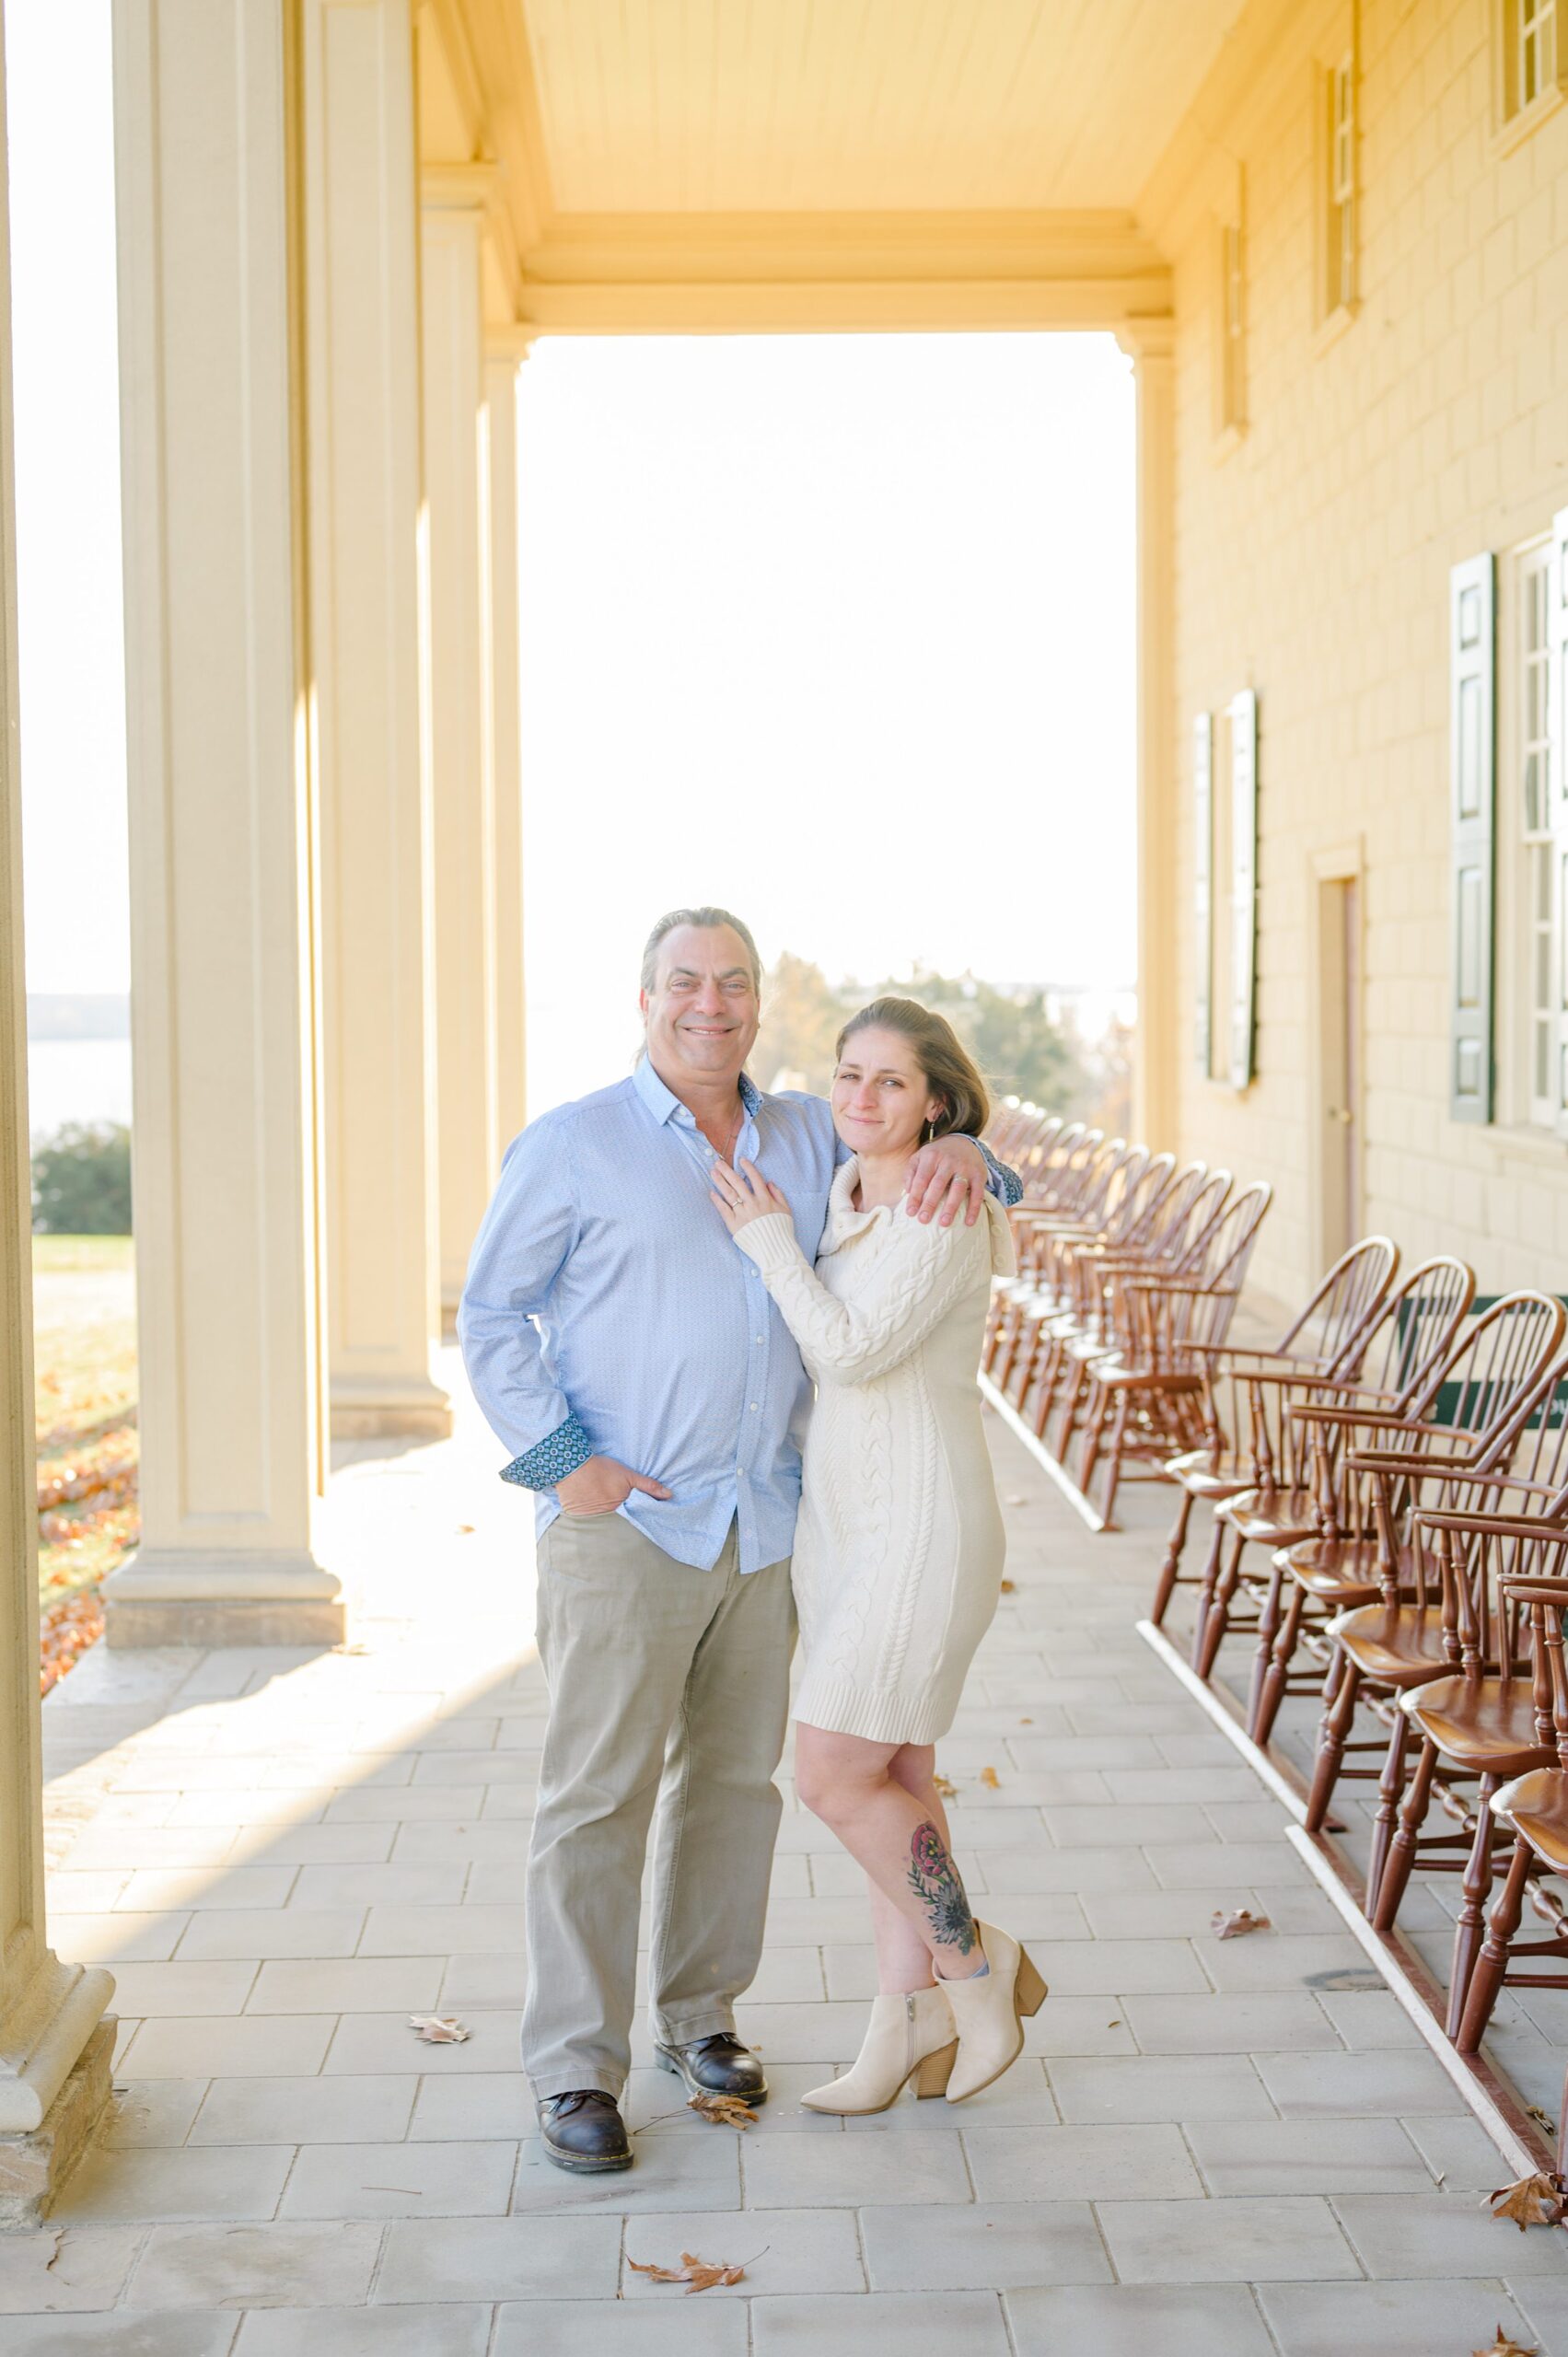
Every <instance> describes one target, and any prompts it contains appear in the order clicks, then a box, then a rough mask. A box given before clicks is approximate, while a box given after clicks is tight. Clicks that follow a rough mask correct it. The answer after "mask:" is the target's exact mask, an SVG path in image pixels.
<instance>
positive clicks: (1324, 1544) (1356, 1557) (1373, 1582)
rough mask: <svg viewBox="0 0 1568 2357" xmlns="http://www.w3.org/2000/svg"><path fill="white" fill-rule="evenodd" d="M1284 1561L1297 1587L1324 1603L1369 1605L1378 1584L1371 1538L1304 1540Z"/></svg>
mask: <svg viewBox="0 0 1568 2357" xmlns="http://www.w3.org/2000/svg"><path fill="white" fill-rule="evenodd" d="M1285 1562H1286V1565H1287V1567H1288V1569H1289V1572H1290V1575H1291V1577H1292V1579H1293V1580H1295V1584H1296V1585H1297V1587H1304V1588H1305V1589H1306V1590H1307V1595H1308V1596H1318V1597H1321V1598H1322V1599H1323V1600H1324V1601H1329V1600H1330V1599H1332V1600H1335V1601H1338V1602H1340V1603H1342V1604H1346V1605H1350V1604H1369V1603H1370V1602H1371V1601H1372V1599H1373V1597H1374V1596H1376V1594H1377V1591H1378V1588H1379V1586H1380V1585H1381V1582H1380V1580H1379V1578H1378V1557H1377V1542H1376V1539H1375V1538H1306V1539H1303V1540H1301V1541H1300V1542H1299V1544H1297V1545H1296V1546H1295V1547H1292V1548H1290V1549H1289V1550H1287V1552H1286V1556H1285Z"/></svg>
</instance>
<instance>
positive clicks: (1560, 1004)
mask: <svg viewBox="0 0 1568 2357" xmlns="http://www.w3.org/2000/svg"><path fill="white" fill-rule="evenodd" d="M1546 584H1547V586H1546V613H1547V624H1546V627H1547V645H1548V647H1549V648H1550V650H1551V659H1550V662H1549V665H1548V668H1547V684H1546V713H1547V731H1548V736H1549V738H1550V747H1551V749H1550V754H1549V759H1548V764H1547V795H1548V797H1549V798H1548V808H1549V809H1550V811H1551V871H1552V927H1551V955H1552V960H1553V973H1552V979H1551V1010H1552V1027H1551V1028H1552V1041H1551V1053H1552V1079H1551V1087H1552V1101H1553V1103H1554V1104H1555V1106H1556V1109H1557V1134H1558V1136H1559V1137H1560V1138H1568V507H1560V508H1559V509H1558V511H1557V513H1556V515H1555V516H1554V517H1552V519H1551V564H1550V566H1549V568H1548V571H1547V576H1546Z"/></svg>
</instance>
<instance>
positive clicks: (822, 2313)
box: [518, 2292, 1008, 2357]
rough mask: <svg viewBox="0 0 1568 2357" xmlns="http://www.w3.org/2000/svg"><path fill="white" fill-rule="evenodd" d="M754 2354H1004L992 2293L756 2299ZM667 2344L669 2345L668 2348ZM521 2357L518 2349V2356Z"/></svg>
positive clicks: (918, 2356) (1004, 2341) (816, 2356)
mask: <svg viewBox="0 0 1568 2357" xmlns="http://www.w3.org/2000/svg"><path fill="white" fill-rule="evenodd" d="M751 2334H752V2342H751V2345H752V2348H753V2349H754V2351H756V2357H797V2352H798V2357H865V2351H867V2350H868V2349H872V2348H883V2349H886V2350H887V2351H889V2357H890V2352H892V2351H897V2352H898V2357H956V2353H957V2352H958V2351H961V2352H962V2357H1008V2348H1007V2328H1006V2326H1005V2324H1004V2323H1003V2321H1002V2308H1001V2304H1000V2302H999V2300H998V2299H997V2296H996V2294H995V2293H994V2292H946V2293H942V2292H938V2293H916V2292H905V2293H900V2292H870V2293H864V2292H863V2293H859V2294H858V2295H855V2294H854V2293H841V2294H838V2295H836V2296H835V2295H834V2294H832V2293H824V2294H819V2295H818V2296H816V2297H807V2298H805V2299H793V2300H790V2299H785V2300H759V2301H758V2302H757V2303H756V2305H755V2306H754V2307H753V2309H752V2312H751ZM673 2345H674V2344H673V2343H672V2344H671V2347H672V2348H673ZM518 2357H521V2351H519V2352H518Z"/></svg>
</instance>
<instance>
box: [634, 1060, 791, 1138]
mask: <svg viewBox="0 0 1568 2357" xmlns="http://www.w3.org/2000/svg"><path fill="white" fill-rule="evenodd" d="M632 1086H633V1088H634V1089H635V1090H636V1092H637V1094H638V1096H639V1097H641V1098H642V1100H643V1102H644V1104H645V1106H646V1107H647V1109H648V1110H649V1112H650V1113H651V1114H652V1115H653V1117H654V1119H655V1120H656V1121H658V1122H661V1123H662V1122H665V1121H668V1120H670V1118H671V1117H672V1116H673V1115H675V1114H678V1113H679V1114H684V1115H685V1117H686V1119H687V1120H691V1114H690V1113H689V1112H688V1111H687V1109H686V1107H685V1106H684V1105H682V1103H681V1101H680V1099H679V1097H677V1096H676V1095H675V1093H674V1091H673V1090H672V1089H668V1088H667V1087H666V1086H665V1085H664V1083H663V1081H662V1080H661V1079H660V1078H659V1076H658V1074H657V1073H656V1071H655V1070H654V1068H653V1065H652V1063H651V1062H649V1060H648V1058H647V1057H646V1056H639V1057H638V1059H637V1068H636V1070H635V1071H634V1072H633V1074H632ZM740 1102H741V1104H742V1105H743V1106H744V1107H745V1109H746V1113H747V1116H748V1118H749V1120H753V1121H754V1120H756V1118H757V1115H758V1114H759V1112H760V1111H761V1106H762V1092H761V1089H760V1088H759V1087H758V1086H757V1084H756V1082H755V1081H754V1080H753V1079H752V1078H751V1075H750V1074H749V1073H744V1072H743V1073H742V1074H741V1075H740Z"/></svg>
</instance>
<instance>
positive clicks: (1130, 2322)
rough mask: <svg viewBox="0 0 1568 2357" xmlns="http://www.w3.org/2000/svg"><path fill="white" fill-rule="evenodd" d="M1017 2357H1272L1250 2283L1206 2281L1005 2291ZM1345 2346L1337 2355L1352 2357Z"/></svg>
mask: <svg viewBox="0 0 1568 2357" xmlns="http://www.w3.org/2000/svg"><path fill="white" fill-rule="evenodd" d="M1003 2301H1004V2305H1005V2308H1006V2311H1007V2317H1008V2321H1009V2323H1010V2324H1011V2326H1012V2328H1013V2347H1014V2349H1015V2351H1016V2357H1066V2352H1067V2351H1069V2350H1074V2351H1076V2350H1083V2351H1093V2352H1094V2357H1156V2352H1157V2357H1274V2345H1273V2342H1272V2340H1270V2338H1269V2333H1268V2328H1267V2327H1266V2326H1265V2325H1264V2323H1263V2321H1262V2318H1261V2317H1260V2316H1259V2314H1258V2306H1257V2302H1256V2301H1255V2299H1254V2297H1253V2295H1252V2293H1251V2291H1250V2290H1249V2287H1248V2286H1247V2285H1246V2284H1245V2283H1205V2284H1200V2285H1196V2286H1194V2287H1192V2288H1191V2289H1190V2290H1185V2291H1183V2292H1182V2293H1181V2296H1180V2298H1179V2299H1172V2297H1171V2295H1170V2293H1168V2292H1167V2290H1166V2289H1165V2288H1164V2287H1163V2286H1158V2287H1156V2286H1150V2285H1145V2284H1139V2283H1106V2284H1097V2285H1095V2286H1093V2287H1092V2288H1087V2289H1080V2288H1078V2287H1077V2286H1074V2285H1063V2286H1061V2287H1060V2288H1058V2289H1042V2290H1036V2291H1020V2292H1006V2293H1004V2294H1003ZM1367 2345H1368V2344H1365V2343H1359V2344H1353V2343H1351V2342H1349V2341H1347V2342H1346V2343H1345V2344H1344V2346H1343V2348H1342V2349H1341V2350H1336V2351H1335V2352H1334V2357H1348V2352H1349V2351H1350V2350H1351V2349H1352V2347H1353V2346H1356V2347H1363V2348H1364V2347H1366V2346H1367Z"/></svg>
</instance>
